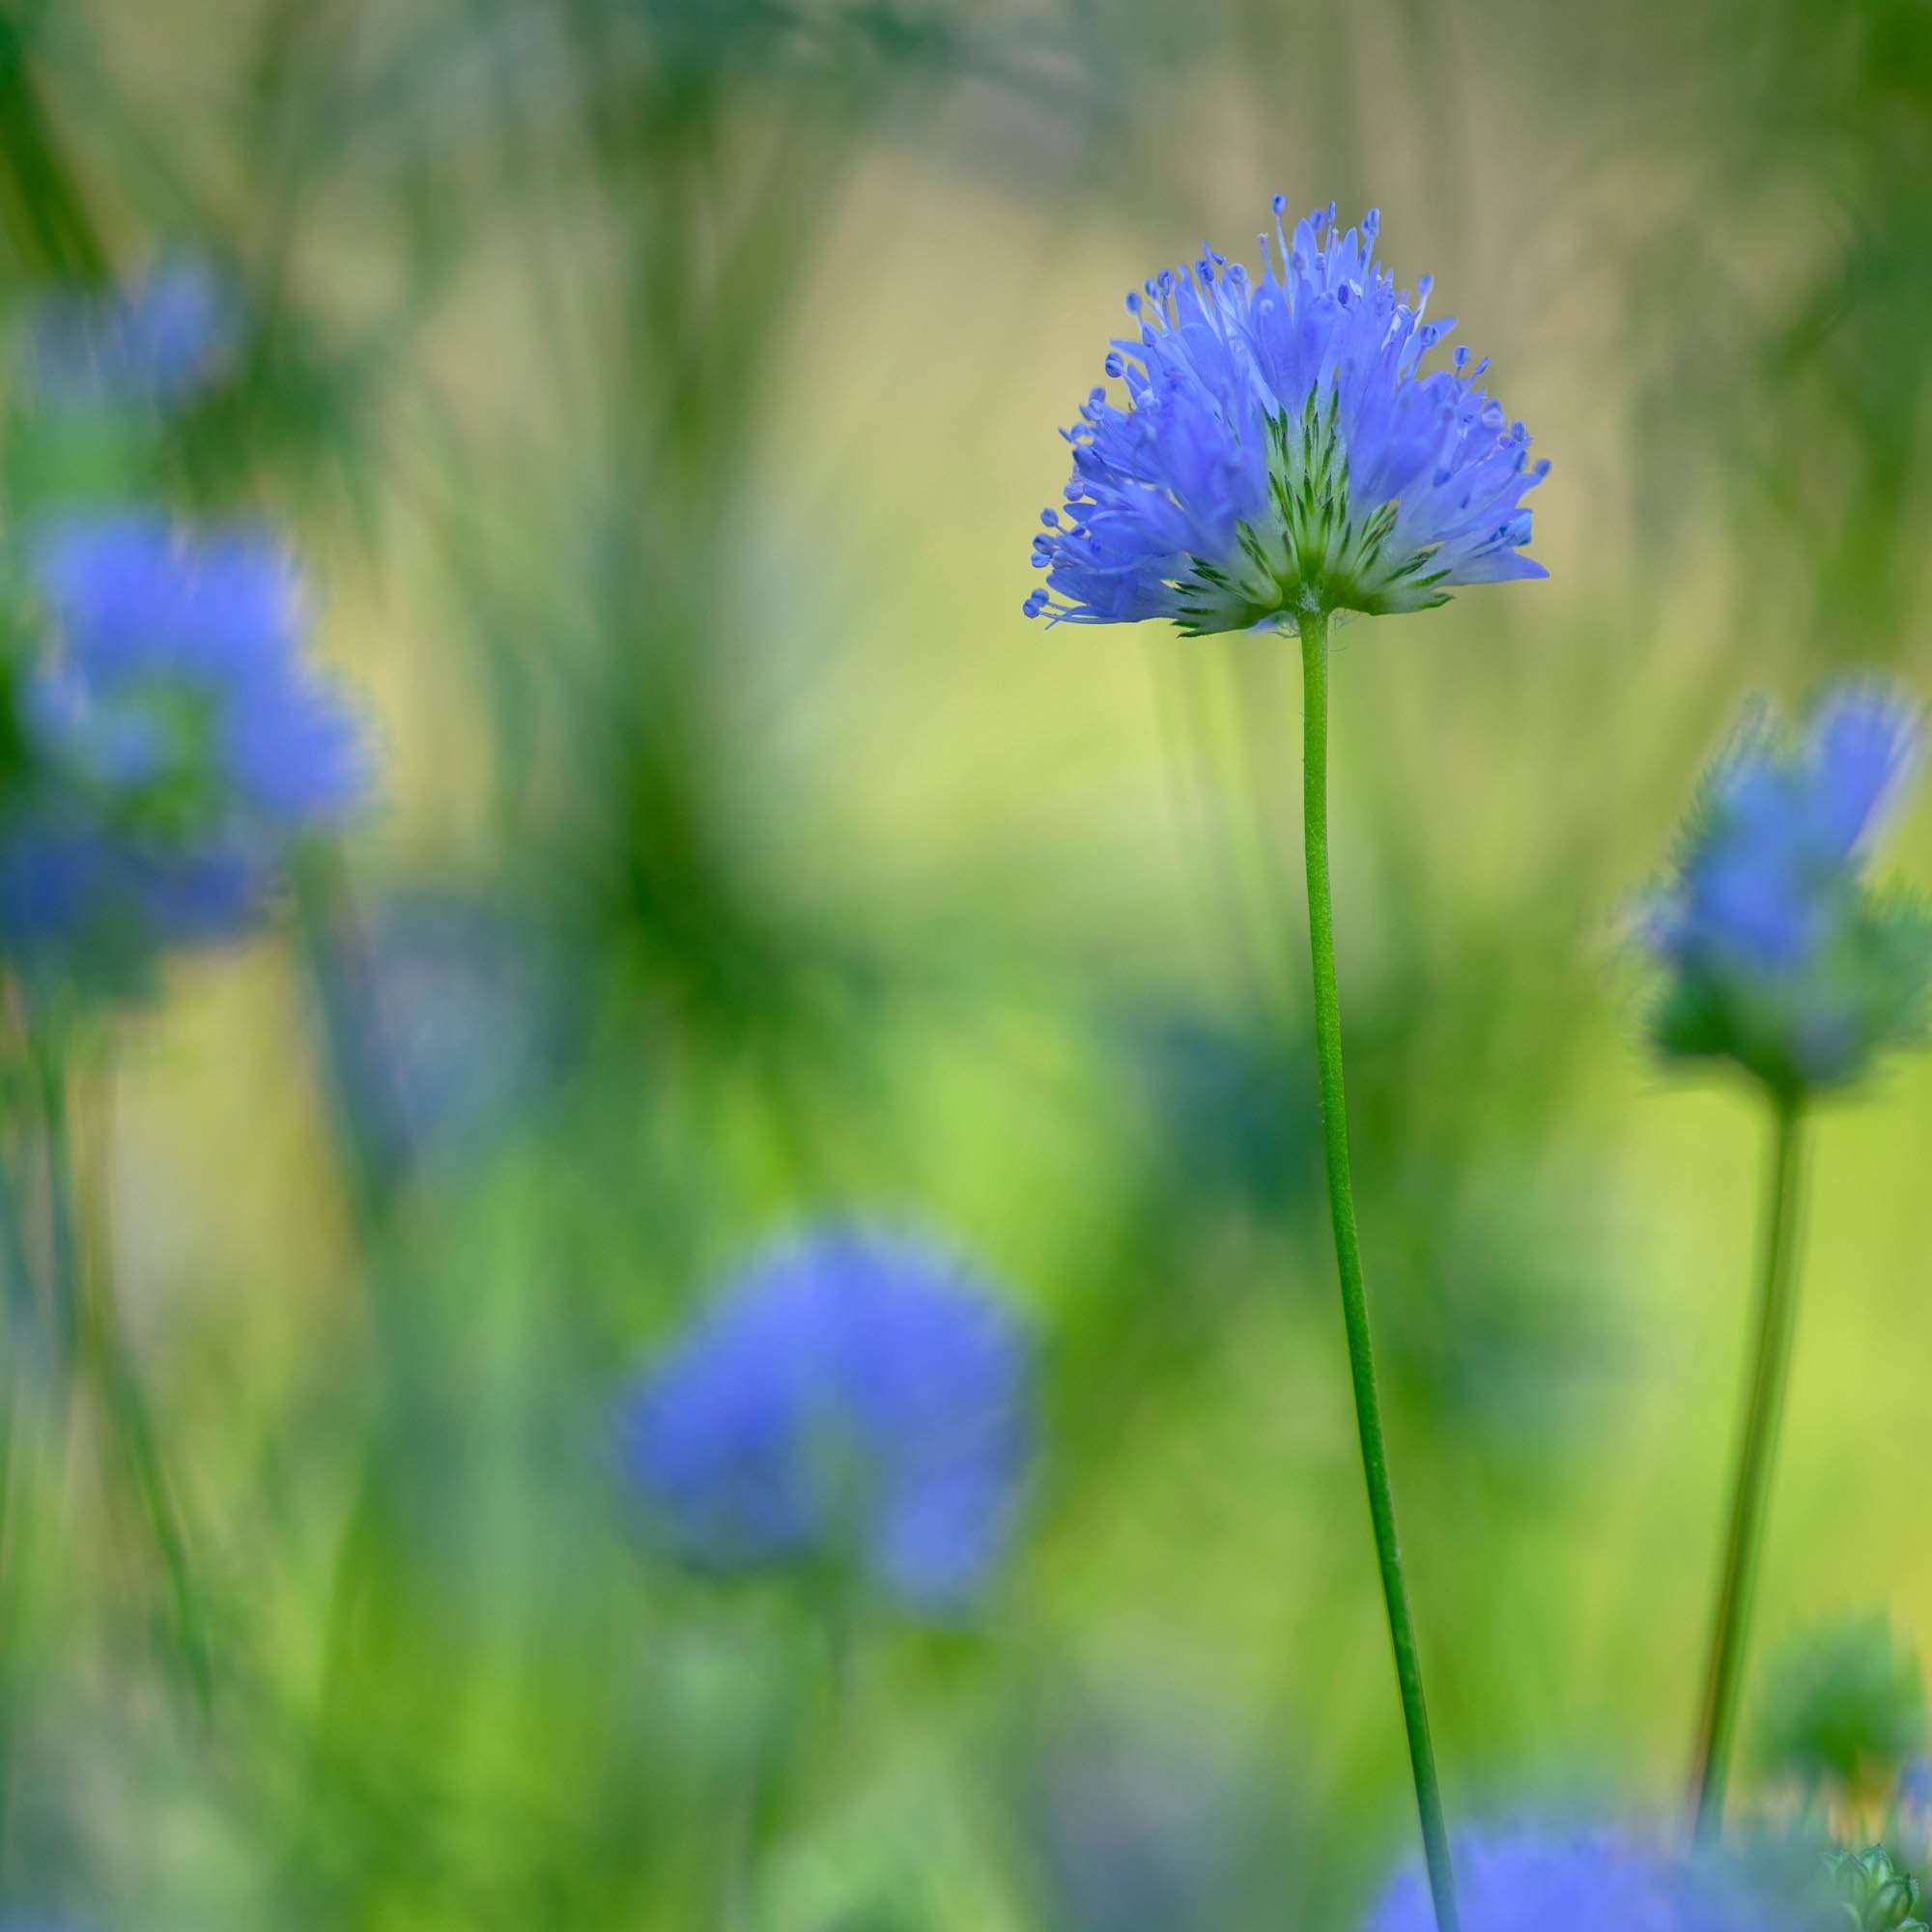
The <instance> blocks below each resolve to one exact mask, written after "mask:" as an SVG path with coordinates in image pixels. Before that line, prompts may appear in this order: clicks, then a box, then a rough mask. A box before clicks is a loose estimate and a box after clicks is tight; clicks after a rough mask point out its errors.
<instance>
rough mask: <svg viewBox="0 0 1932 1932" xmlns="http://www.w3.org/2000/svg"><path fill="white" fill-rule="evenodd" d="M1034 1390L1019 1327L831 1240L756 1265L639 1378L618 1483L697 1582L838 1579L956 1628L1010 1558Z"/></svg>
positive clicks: (932, 1262)
mask: <svg viewBox="0 0 1932 1932" xmlns="http://www.w3.org/2000/svg"><path fill="white" fill-rule="evenodd" d="M1027 1382H1028V1360H1027V1350H1026V1346H1025V1342H1024V1339H1023V1337H1022V1335H1021V1333H1020V1331H1019V1329H1018V1327H1017V1325H1016V1324H1015V1322H1014V1321H1013V1320H1012V1318H1011V1317H1010V1316H1009V1315H1008V1314H1007V1313H1006V1312H1005V1311H1004V1310H1003V1309H1002V1308H1001V1306H1000V1304H999V1303H998V1302H997V1301H996V1300H994V1299H993V1298H992V1297H991V1296H990V1295H989V1294H988V1293H986V1292H985V1291H984V1290H983V1289H982V1288H981V1287H980V1285H979V1284H978V1283H977V1282H976V1281H974V1280H973V1279H972V1278H971V1277H970V1276H968V1275H967V1274H966V1273H965V1272H964V1271H963V1270H962V1269H961V1268H960V1267H959V1266H958V1265H957V1264H954V1263H953V1262H952V1261H950V1260H948V1259H946V1258H944V1257H943V1256H941V1255H939V1254H937V1253H935V1252H934V1251H932V1250H931V1249H929V1248H927V1247H925V1246H924V1245H923V1244H921V1243H918V1242H915V1241H910V1240H907V1239H904V1238H902V1237H898V1236H884V1235H879V1234H875V1233H867V1232H865V1231H861V1230H854V1229H834V1230H831V1231H827V1232H822V1233H818V1234H815V1235H813V1236H810V1238H808V1239H806V1240H804V1241H802V1242H800V1243H799V1244H797V1245H796V1246H791V1247H786V1248H783V1249H781V1250H778V1251H776V1252H774V1253H772V1254H771V1255H769V1256H767V1257H766V1258H765V1259H764V1260H763V1261H761V1262H759V1263H758V1264H755V1265H754V1266H753V1268H751V1270H750V1271H749V1272H748V1273H746V1274H745V1275H744V1276H742V1277H741V1278H740V1279H739V1280H738V1281H737V1282H736V1283H735V1284H734V1285H733V1286H732V1287H731V1288H730V1289H729V1290H728V1291H727V1292H726V1293H725V1295H724V1297H723V1298H722V1299H721V1300H720V1301H719V1302H718V1303H717V1304H716V1305H714V1306H713V1307H712V1308H711V1309H709V1310H708V1311H707V1312H706V1313H704V1314H703V1315H701V1316H700V1317H699V1318H698V1319H697V1321H696V1322H695V1323H694V1325H693V1326H692V1327H691V1328H690V1329H689V1330H688V1331H687V1332H686V1333H685V1334H684V1336H683V1337H682V1338H681V1339H680V1340H679V1341H678V1342H677V1343H676V1344H675V1345H674V1346H673V1347H672V1349H671V1350H670V1351H669V1353H668V1355H666V1356H665V1358H664V1359H663V1360H662V1361H660V1362H659V1363H658V1364H657V1366H656V1367H655V1368H654V1369H653V1370H652V1371H651V1372H650V1373H649V1374H648V1375H647V1376H646V1377H645V1378H643V1380H642V1381H641V1382H640V1383H639V1386H638V1387H637V1388H636V1389H635V1390H634V1392H633V1393H632V1395H631V1396H630V1398H629V1399H628V1401H627V1403H626V1406H625V1410H624V1416H623V1458H624V1464H625V1467H626V1470H627V1472H628V1473H629V1475H630V1476H631V1477H632V1479H633V1480H634V1481H635V1483H636V1484H637V1486H638V1488H639V1491H640V1492H641V1493H642V1494H643V1496H644V1497H645V1499H646V1501H647V1502H648V1503H649V1504H650V1506H651V1507H652V1509H653V1511H654V1513H655V1514H657V1515H658V1516H659V1517H660V1518H661V1519H662V1520H664V1521H665V1522H666V1523H667V1524H668V1526H669V1527H670V1529H671V1530H672V1531H673V1533H674V1534H675V1536H676V1537H677V1539H678V1541H679V1542H680V1544H681V1545H682V1546H683V1548H685V1550H686V1551H687V1553H689V1554H690V1555H691V1556H692V1557H693V1558H694V1559H695V1560H696V1561H698V1562H700V1563H703V1564H705V1565H708V1566H710V1567H713V1568H718V1569H725V1570H750V1569H759V1568H766V1567H773V1566H777V1565H781V1564H786V1563H791V1562H797V1561H805V1562H819V1563H830V1564H835V1565H838V1566H841V1567H848V1568H850V1569H854V1570H856V1571H857V1572H858V1573H860V1574H861V1575H863V1576H866V1577H869V1578H870V1579H871V1580H872V1581H873V1582H875V1583H876V1584H878V1585H880V1586H882V1587H883V1588H884V1589H886V1590H887V1591H888V1592H890V1593H891V1594H893V1595H895V1596H897V1597H899V1598H901V1599H904V1600H906V1601H908V1602H910V1603H912V1604H914V1605H919V1606H922V1607H925V1608H938V1609H944V1608H948V1607H951V1606H953V1605H958V1604H960V1603H961V1602H962V1601H964V1600H965V1599H967V1598H969V1597H970V1596H971V1595H972V1594H973V1592H974V1590H975V1589H976V1588H977V1586H979V1585H980V1583H982V1582H983V1581H984V1580H985V1578H986V1577H987V1576H988V1575H989V1573H990V1572H991V1570H992V1568H993V1566H994V1564H995V1563H996V1561H997V1559H998V1558H999V1556H1000V1554H1001V1551H1002V1549H1003V1548H1004V1545H1005V1541H1006V1536H1007V1532H1008V1528H1009V1522H1010V1520H1011V1517H1012V1512H1013V1506H1014V1502H1015V1499H1016V1494H1017V1491H1018V1488H1019V1484H1020V1479H1021V1476H1022V1474H1023V1472H1024V1468H1025V1464H1026V1460H1027V1453H1028V1447H1029V1427H1028V1420H1027V1413H1026V1408H1027Z"/></svg>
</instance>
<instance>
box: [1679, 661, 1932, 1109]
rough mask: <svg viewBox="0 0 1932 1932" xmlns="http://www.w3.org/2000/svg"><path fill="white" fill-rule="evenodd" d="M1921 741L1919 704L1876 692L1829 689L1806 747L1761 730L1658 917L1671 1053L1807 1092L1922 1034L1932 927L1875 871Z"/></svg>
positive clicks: (1732, 772)
mask: <svg viewBox="0 0 1932 1932" xmlns="http://www.w3.org/2000/svg"><path fill="white" fill-rule="evenodd" d="M1919 735H1920V719H1919V714H1918V707H1917V706H1916V705H1913V704H1910V703H1908V702H1906V701H1905V700H1904V699H1903V698H1902V697H1901V696H1898V695H1897V694H1896V693H1893V692H1890V691H1888V690H1885V689H1883V688H1881V687H1878V686H1876V685H1872V684H1867V683H1852V684H1846V685H1841V686H1839V687H1837V688H1836V689H1834V690H1833V691H1831V692H1828V693H1827V694H1826V695H1825V696H1824V697H1823V698H1822V699H1821V700H1820V701H1819V703H1818V705H1817V706H1816V708H1815V709H1814V710H1813V712H1812V714H1811V717H1810V718H1809V720H1808V721H1807V722H1806V724H1805V725H1804V728H1803V730H1801V731H1798V732H1796V733H1793V732H1790V731H1787V730H1785V729H1784V728H1782V727H1781V726H1780V725H1779V724H1778V722H1777V720H1776V718H1775V717H1772V716H1771V715H1770V714H1768V713H1765V712H1762V711H1759V712H1757V713H1755V714H1753V715H1752V716H1751V717H1749V718H1747V722H1746V724H1745V725H1744V727H1743V728H1742V729H1741V731H1740V732H1739V734H1738V736H1737V739H1736V740H1735V742H1734V743H1733V745H1732V747H1731V749H1730V750H1729V751H1728V752H1727V753H1725V754H1724V756H1723V757H1722V758H1721V759H1720V760H1719V764H1718V766H1717V769H1716V770H1715V771H1714V772H1713V773H1712V775H1711V777H1710V778H1709V780H1708V781H1706V784H1705V787H1704V794H1703V797H1702V798H1701V800H1700V802H1699V805H1698V807H1697V809H1696V810H1695V811H1694V812H1693V814H1692V818H1691V822H1690V829H1689V831H1688V833H1687V835H1686V838H1685V840H1684V845H1683V852H1682V856H1681V859H1680V862H1679V864H1678V867H1677V870H1676V873H1675V876H1674V877H1673V878H1672V879H1671V880H1670V881H1669V883H1668V884H1667V885H1666V886H1665V888H1664V889H1663V891H1662V892H1661V893H1660V894H1658V895H1656V896H1655V897H1654V898H1653V900H1652V902H1651V904H1650V906H1649V909H1648V917H1647V919H1646V921H1645V937H1646V939H1647V941H1648V943H1649V946H1650V948H1651V950H1652V952H1654V953H1655V954H1656V956H1657V957H1658V958H1659V959H1660V960H1661V961H1662V963H1663V964H1664V965H1665V966H1667V967H1668V968H1669V970H1670V975H1671V978H1670V981H1669V984H1668V987H1667V989H1666V992H1665V995H1664V998H1663V1001H1662V1005H1661V1007H1660V1009H1659V1010H1658V1014H1657V1019H1656V1034H1657V1037H1658V1041H1659V1044H1660V1046H1661V1047H1662V1050H1663V1051H1664V1052H1665V1053H1666V1054H1669V1055H1671V1056H1673V1057H1680V1058H1697V1057H1721V1058H1728V1059H1731V1060H1734V1061H1736V1062H1737V1063H1738V1064H1739V1065H1742V1066H1744V1067H1745V1068H1747V1070H1748V1071H1750V1072H1752V1073H1754V1074H1756V1075H1757V1076H1758V1077H1759V1078H1760V1079H1762V1080H1764V1081H1765V1082H1767V1083H1768V1084H1769V1085H1770V1086H1771V1087H1773V1088H1774V1089H1775V1090H1776V1091H1778V1092H1782V1093H1798V1092H1803V1091H1806V1090H1809V1089H1813V1088H1820V1087H1829V1086H1835V1085H1840V1084H1843V1083H1844V1082H1846V1081H1849V1080H1852V1079H1855V1078H1857V1077H1858V1076H1859V1075H1860V1074H1861V1072H1863V1071H1864V1069H1865V1067H1866V1066H1867V1065H1868V1064H1869V1063H1870V1060H1871V1058H1872V1056H1873V1055H1874V1054H1875V1053H1876V1052H1878V1051H1879V1050H1880V1049H1881V1048H1883V1047H1886V1046H1888V1045H1891V1044H1895V1043H1897V1042H1899V1041H1901V1040H1904V1039H1907V1038H1910V1037H1913V1036H1914V1035H1915V1034H1916V1033H1917V1032H1918V1028H1919V1025H1920V1022H1921V1018H1922V1009H1923V1006H1924V998H1925V992H1926V987H1927V982H1928V978H1932V922H1929V921H1928V920H1927V918H1926V916H1925V915H1924V914H1923V913H1922V912H1921V911H1920V909H1919V908H1918V906H1917V905H1916V904H1914V903H1912V902H1911V901H1909V900H1907V899H1904V898H1902V897H1900V896H1898V895H1882V894H1879V893H1876V892H1874V891H1873V890H1872V889H1871V888H1870V886H1869V885H1868V884H1867V882H1866V879H1865V858H1866V853H1867V849H1868V845H1869V841H1870V838H1871V836H1872V834H1873V833H1874V831H1875V830H1876V828H1877V827H1878V825H1879V824H1880V822H1881V821H1882V819H1883V816H1884V813H1885V811H1886V810H1887V808H1888V807H1889V806H1890V805H1891V804H1893V803H1894V802H1895V801H1896V800H1897V798H1898V796H1899V795H1900V793H1901V792H1902V790H1903V788H1904V785H1905V781H1906V779H1907V777H1908V775H1909V774H1910V772H1911V770H1912V768H1913V766H1914V764H1915V763H1916V761H1917V756H1918V742H1919Z"/></svg>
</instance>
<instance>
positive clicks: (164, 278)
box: [27, 255, 241, 411]
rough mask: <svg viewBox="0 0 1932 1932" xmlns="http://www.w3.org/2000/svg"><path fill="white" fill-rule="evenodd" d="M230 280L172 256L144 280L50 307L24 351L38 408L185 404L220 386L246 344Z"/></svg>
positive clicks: (52, 301)
mask: <svg viewBox="0 0 1932 1932" xmlns="http://www.w3.org/2000/svg"><path fill="white" fill-rule="evenodd" d="M240 339H241V315H240V310H239V305H238V303H237V301H236V299H235V295H234V291H233V290H232V288H231V287H230V285H229V284H228V282H227V281H226V279H225V278H224V277H223V276H222V275H221V274H220V273H219V272H218V271H217V270H214V269H213V267H212V266H211V265H210V264H208V263H207V262H205V261H202V260H200V259H199V258H198V257H194V256H186V255H182V256H171V257H168V258H166V259H164V260H162V261H159V262H157V263H156V264H155V266H154V267H153V268H152V269H151V270H149V271H148V273H147V274H146V275H145V276H144V277H142V278H141V279H140V280H139V281H135V282H130V283H128V285H127V286H126V287H124V288H119V289H113V290H109V291H106V292H104V293H101V294H98V295H74V294H69V295H61V296H56V297H53V298H49V299H48V300H46V301H45V302H43V304H42V305H41V307H40V309H39V312H38V313H37V314H36V316H35V317H34V322H33V327H32V329H31V332H30V335H29V339H28V344H27V375H28V378H29V394H30V396H31V398H32V400H33V401H34V402H35V403H36V404H37V405H38V406H40V407H43V408H48V409H53V410H71V411H93V410H107V409H123V408H130V407H138V406H141V405H154V406H156V407H160V408H171V407H179V406H180V405H182V404H184V403H186V402H189V401H190V400H192V399H193V397H195V396H196V395H197V394H198V393H200V392H201V391H202V390H204V389H205V388H206V387H208V386H209V385H210V384H213V383H214V382H215V381H217V380H218V379H219V378H220V376H221V375H222V374H223V372H224V370H225V369H227V368H228V366H229V365H230V364H231V363H232V361H233V359H234V357H235V355H236V353H237V345H238V343H239V341H240Z"/></svg>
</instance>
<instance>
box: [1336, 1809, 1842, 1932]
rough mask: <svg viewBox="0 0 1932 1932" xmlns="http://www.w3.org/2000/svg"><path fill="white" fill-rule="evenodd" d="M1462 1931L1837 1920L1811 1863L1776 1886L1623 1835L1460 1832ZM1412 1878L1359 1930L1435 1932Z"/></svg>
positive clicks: (1659, 1929)
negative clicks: (1574, 1926) (1560, 1926)
mask: <svg viewBox="0 0 1932 1932" xmlns="http://www.w3.org/2000/svg"><path fill="white" fill-rule="evenodd" d="M1455 1863H1456V1878H1457V1891H1458V1898H1459V1901H1460V1907H1461V1912H1462V1922H1463V1932H1549V1928H1550V1927H1552V1926H1558V1925H1576V1926H1578V1927H1588V1928H1590V1932H1598V1928H1601V1932H1823V1928H1824V1927H1825V1926H1827V1925H1828V1924H1834V1923H1837V1922H1839V1920H1838V1918H1837V1916H1836V1915H1835V1914H1834V1913H1833V1911H1832V1910H1831V1906H1830V1902H1829V1900H1828V1899H1827V1898H1826V1896H1825V1888H1824V1886H1823V1884H1822V1874H1820V1873H1819V1872H1818V1871H1817V1870H1816V1869H1815V1866H1814V1864H1813V1861H1810V1860H1809V1859H1808V1858H1807V1859H1805V1860H1804V1862H1803V1864H1801V1865H1800V1866H1798V1867H1797V1868H1796V1869H1795V1870H1787V1869H1783V1868H1780V1869H1779V1871H1778V1873H1777V1882H1776V1883H1773V1882H1771V1881H1770V1880H1769V1878H1768V1877H1767V1876H1761V1875H1759V1874H1757V1873H1756V1872H1754V1871H1753V1870H1752V1869H1751V1868H1750V1867H1749V1866H1748V1865H1747V1864H1746V1863H1744V1862H1743V1861H1739V1860H1735V1859H1731V1858H1717V1857H1700V1858H1686V1857H1683V1856H1679V1855H1673V1854H1671V1853H1668V1852H1666V1851H1664V1850H1662V1849H1660V1848H1658V1847H1656V1846H1653V1845H1650V1844H1647V1843H1644V1842H1642V1841H1639V1840H1637V1839H1635V1838H1633V1837H1630V1836H1627V1835H1625V1834H1623V1833H1614V1832H1606V1831H1582V1832H1573V1833H1542V1832H1536V1831H1529V1830H1521V1831H1514V1832H1496V1833H1465V1834H1463V1836H1461V1837H1459V1838H1458V1840H1457V1844H1456V1854H1455ZM1434 1927H1435V1913H1434V1910H1433V1909H1432V1907H1431V1905H1430V1901H1429V1890H1428V1887H1427V1885H1426V1884H1425V1882H1424V1879H1423V1875H1422V1873H1421V1871H1420V1870H1419V1869H1416V1868H1414V1867H1408V1868H1405V1869H1404V1870H1403V1871H1401V1872H1399V1873H1398V1874H1397V1875H1396V1877H1395V1879H1394V1880H1393V1882H1392V1883H1391V1884H1390V1886H1389V1888H1388V1889H1387V1890H1386V1891H1385V1892H1384V1893H1383V1894H1382V1897H1381V1899H1380V1901H1379V1902H1378V1904H1377V1906H1376V1908H1375V1910H1374V1911H1373V1912H1372V1913H1371V1914H1370V1917H1369V1922H1368V1929H1367V1932H1434Z"/></svg>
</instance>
